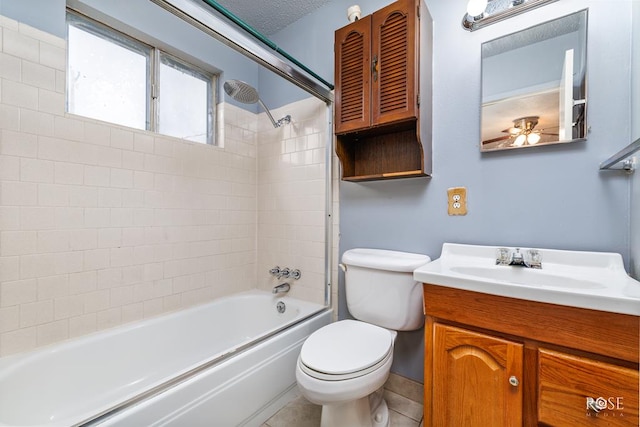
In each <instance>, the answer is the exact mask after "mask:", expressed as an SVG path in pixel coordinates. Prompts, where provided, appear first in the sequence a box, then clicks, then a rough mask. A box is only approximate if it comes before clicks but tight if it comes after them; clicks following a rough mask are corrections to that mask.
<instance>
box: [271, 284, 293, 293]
mask: <svg viewBox="0 0 640 427" xmlns="http://www.w3.org/2000/svg"><path fill="white" fill-rule="evenodd" d="M289 289H291V286H290V285H289V284H288V283H282V284H280V285H278V286H276V287H274V288H273V290H272V291H271V292H272V293H274V294H279V293H281V292H289Z"/></svg>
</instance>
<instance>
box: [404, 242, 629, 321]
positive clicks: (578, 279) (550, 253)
mask: <svg viewBox="0 0 640 427" xmlns="http://www.w3.org/2000/svg"><path fill="white" fill-rule="evenodd" d="M496 249H497V247H495V246H478V245H462V244H454V243H445V244H444V245H443V246H442V255H441V257H440V258H438V259H437V260H435V261H433V262H431V263H428V264H425V265H423V266H422V267H419V268H418V269H416V270H415V271H414V273H413V277H414V279H415V280H417V281H419V282H423V283H430V284H433V285H440V286H447V287H450V288H456V289H464V290H469V291H475V292H482V293H486V294H491V295H498V296H504V297H511V298H518V299H523V300H529V301H537V302H545V303H551V304H560V305H566V306H571V307H579V308H587V309H592V310H601V311H609V312H613V313H621V314H631V315H636V316H640V282H638V281H637V280H634V279H633V278H631V277H630V276H629V275H628V274H627V272H626V271H625V269H624V264H623V262H622V257H621V256H620V254H616V253H608V252H582V251H560V250H554V249H538V251H540V253H542V269H540V270H537V269H531V268H525V267H519V266H504V265H496ZM510 249H512V250H513V249H514V248H510ZM526 250H527V248H522V249H521V251H522V252H526ZM428 297H429V296H428V295H425V298H428Z"/></svg>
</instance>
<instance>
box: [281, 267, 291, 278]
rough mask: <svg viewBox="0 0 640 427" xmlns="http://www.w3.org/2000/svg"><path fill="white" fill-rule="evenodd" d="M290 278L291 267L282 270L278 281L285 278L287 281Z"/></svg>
mask: <svg viewBox="0 0 640 427" xmlns="http://www.w3.org/2000/svg"><path fill="white" fill-rule="evenodd" d="M289 276H291V269H289V267H286V268H283V269H282V270H280V272H279V273H278V279H280V278H282V277H284V278H286V279H288V278H289Z"/></svg>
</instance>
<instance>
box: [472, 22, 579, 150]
mask: <svg viewBox="0 0 640 427" xmlns="http://www.w3.org/2000/svg"><path fill="white" fill-rule="evenodd" d="M586 86H587V10H582V11H580V12H576V13H574V14H571V15H568V16H564V17H562V18H558V19H555V20H553V21H549V22H545V23H543V24H540V25H536V26H534V27H531V28H527V29H525V30H522V31H519V32H517V33H513V34H509V35H506V36H504V37H500V38H497V39H495V40H491V41H488V42H486V43H483V44H482V113H481V116H482V117H481V144H480V150H481V151H495V150H507V149H512V148H525V147H535V146H540V145H548V144H557V143H566V142H573V141H579V140H584V139H585V138H586V131H587V126H586Z"/></svg>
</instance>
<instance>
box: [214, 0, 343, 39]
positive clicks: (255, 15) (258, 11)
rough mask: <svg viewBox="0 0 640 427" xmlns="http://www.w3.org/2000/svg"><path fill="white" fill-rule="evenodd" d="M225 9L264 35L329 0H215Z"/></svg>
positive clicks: (279, 28)
mask: <svg viewBox="0 0 640 427" xmlns="http://www.w3.org/2000/svg"><path fill="white" fill-rule="evenodd" d="M217 1H218V3H219V4H220V5H222V6H223V7H224V8H225V9H227V10H229V11H230V12H232V13H233V14H234V15H236V16H237V17H238V18H240V19H242V20H243V21H245V22H246V23H247V24H249V25H251V26H252V27H253V28H255V29H256V30H258V31H259V32H261V33H262V34H265V35H270V34H274V33H277V32H278V31H280V30H281V29H283V28H284V27H286V26H287V25H289V24H291V23H292V22H295V21H297V20H298V19H300V18H302V17H303V16H304V15H306V14H308V13H310V12H313V11H314V10H316V9H318V8H319V7H321V6H323V5H325V4H327V3H329V2H330V1H331V0H258V1H256V0H217Z"/></svg>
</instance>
